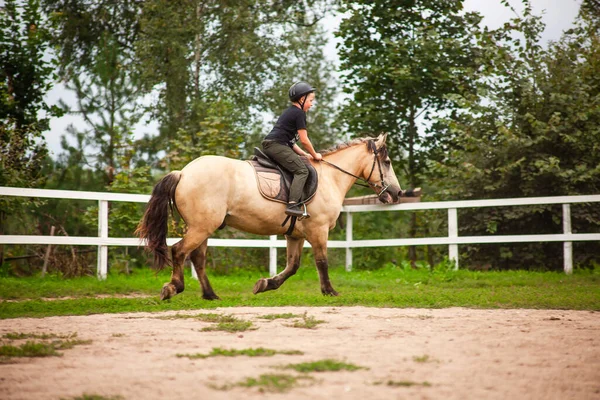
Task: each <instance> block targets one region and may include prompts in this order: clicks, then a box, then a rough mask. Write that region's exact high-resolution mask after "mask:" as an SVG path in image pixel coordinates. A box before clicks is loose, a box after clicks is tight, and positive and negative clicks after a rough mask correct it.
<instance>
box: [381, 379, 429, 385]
mask: <svg viewBox="0 0 600 400" xmlns="http://www.w3.org/2000/svg"><path fill="white" fill-rule="evenodd" d="M374 384H375V385H381V384H385V385H387V386H391V387H411V386H423V387H430V386H431V383H429V382H421V383H419V382H412V381H392V380H390V381H387V382H385V383H384V382H375V383H374Z"/></svg>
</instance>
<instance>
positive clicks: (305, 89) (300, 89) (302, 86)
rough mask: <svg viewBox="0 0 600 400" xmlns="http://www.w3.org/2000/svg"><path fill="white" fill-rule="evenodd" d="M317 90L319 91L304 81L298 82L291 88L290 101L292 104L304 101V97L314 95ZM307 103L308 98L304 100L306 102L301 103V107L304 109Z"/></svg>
mask: <svg viewBox="0 0 600 400" xmlns="http://www.w3.org/2000/svg"><path fill="white" fill-rule="evenodd" d="M316 90H317V89H315V88H314V87H312V86H311V85H310V84H308V83H306V82H302V81H301V82H296V83H294V84H293V85H292V86H291V87H290V90H289V96H290V100H291V101H292V102H296V101H299V100H300V99H302V97H303V96H306V95H307V94H309V93H313V92H314V91H316ZM305 101H306V98H304V100H303V101H302V102H301V104H300V107H302V108H304V102H305Z"/></svg>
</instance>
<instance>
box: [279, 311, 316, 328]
mask: <svg viewBox="0 0 600 400" xmlns="http://www.w3.org/2000/svg"><path fill="white" fill-rule="evenodd" d="M324 323H325V321H323V320H320V319H316V318H315V317H309V316H308V315H306V313H304V315H302V320H301V321H300V320H298V321H294V323H293V324H290V325H287V326H290V327H292V328H304V329H315V328H316V327H317V325H319V324H324Z"/></svg>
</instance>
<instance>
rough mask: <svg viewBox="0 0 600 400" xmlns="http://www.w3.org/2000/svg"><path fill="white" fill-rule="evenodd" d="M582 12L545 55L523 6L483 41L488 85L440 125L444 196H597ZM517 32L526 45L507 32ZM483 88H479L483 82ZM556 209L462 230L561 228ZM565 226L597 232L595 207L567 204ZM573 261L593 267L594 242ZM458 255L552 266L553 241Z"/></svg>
mask: <svg viewBox="0 0 600 400" xmlns="http://www.w3.org/2000/svg"><path fill="white" fill-rule="evenodd" d="M586 15H588V14H586V13H585V12H582V13H581V14H580V17H579V18H578V21H577V26H576V28H575V29H572V30H570V31H569V32H567V33H565V34H564V35H563V37H562V39H561V40H560V41H559V42H557V43H552V44H550V46H549V48H548V50H544V49H543V48H542V47H541V46H540V45H539V35H540V33H541V32H542V31H543V24H542V23H541V21H540V18H539V17H537V16H535V15H533V14H532V11H531V7H530V6H529V5H528V4H527V5H526V7H525V10H524V12H523V16H522V17H517V18H514V19H513V20H512V21H510V23H508V24H507V25H506V26H505V27H503V28H501V29H500V30H498V31H497V32H495V33H494V35H492V36H490V37H491V38H492V39H493V40H494V41H495V43H496V46H497V48H498V52H497V53H496V54H497V56H496V58H495V60H494V63H495V69H494V75H493V79H487V80H486V81H485V87H484V88H485V90H482V91H481V93H483V94H484V96H482V97H481V98H480V99H479V100H478V101H475V102H468V101H465V103H464V104H465V106H466V108H465V110H464V111H463V112H460V113H456V114H455V115H454V116H453V118H452V119H447V120H445V121H443V123H441V124H439V125H438V128H439V129H440V131H442V132H443V133H444V134H446V135H447V136H449V137H452V138H453V144H452V146H451V148H450V150H449V152H448V153H447V154H446V158H445V159H443V160H441V162H440V163H439V164H438V165H437V168H436V171H437V172H438V173H439V176H440V180H439V182H438V183H439V185H440V187H441V188H444V189H445V194H446V195H447V196H448V197H450V198H455V199H456V198H462V199H471V198H475V199H480V198H503V197H528V196H536V197H537V196H557V195H576V194H597V193H599V192H600V167H599V165H600V131H599V129H598V126H600V109H599V108H598V99H599V96H600V81H599V80H598V78H597V75H598V74H597V71H598V70H599V67H600V41H599V36H598V30H597V25H596V24H594V23H593V21H592V20H591V19H589V18H587V17H586ZM512 31H516V32H519V33H521V34H523V36H524V41H522V40H520V39H518V38H516V37H515V36H514V35H511V32H512ZM482 85H483V83H482ZM561 212H562V210H561V209H560V207H555V206H538V207H510V208H506V209H504V208H500V209H493V210H478V211H477V212H472V211H465V212H463V213H461V215H460V218H461V223H460V226H461V234H465V235H479V234H485V233H486V232H493V233H498V234H514V233H517V232H520V233H523V232H529V233H531V234H544V233H559V232H561V231H562V230H561ZM572 219H573V226H574V227H575V229H576V230H580V231H581V232H591V231H594V230H597V229H598V227H599V226H600V211H599V210H597V207H596V208H594V207H590V206H586V205H580V206H573V211H572ZM576 247H577V251H576V252H575V257H576V259H575V262H576V263H579V265H590V263H593V262H596V263H597V262H598V256H597V255H598V254H600V248H599V247H598V244H596V243H577V244H576ZM462 251H463V253H464V254H462V255H461V257H463V256H464V257H465V258H466V259H467V260H468V262H470V263H472V264H474V265H480V266H482V265H488V266H492V267H494V268H511V267H512V268H514V267H516V266H518V267H523V268H536V267H546V268H550V269H555V270H559V269H560V268H561V266H562V255H561V254H562V247H561V246H560V244H555V243H542V244H538V243H532V244H523V245H518V246H515V245H511V246H510V247H509V246H506V245H493V246H464V247H463V249H462Z"/></svg>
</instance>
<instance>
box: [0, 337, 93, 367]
mask: <svg viewBox="0 0 600 400" xmlns="http://www.w3.org/2000/svg"><path fill="white" fill-rule="evenodd" d="M75 336H77V334H72V335H69V336H58V335H36V334H30V333H9V334H6V335H4V336H3V337H4V338H6V339H9V340H22V339H31V338H35V339H49V338H55V337H75ZM90 343H92V341H91V340H79V339H75V340H72V339H67V340H53V341H52V342H35V341H32V340H28V341H26V342H25V343H23V344H20V345H16V346H15V345H12V344H3V345H2V346H0V358H2V361H6V360H7V359H10V358H13V357H61V356H62V353H59V352H58V351H57V350H67V349H72V348H73V347H75V346H77V345H81V344H90Z"/></svg>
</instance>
